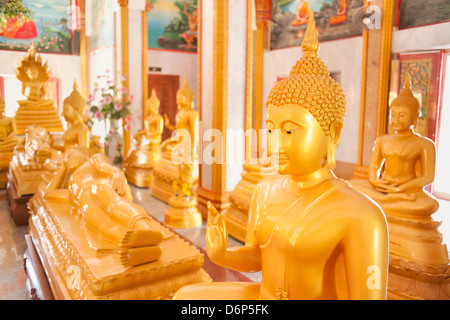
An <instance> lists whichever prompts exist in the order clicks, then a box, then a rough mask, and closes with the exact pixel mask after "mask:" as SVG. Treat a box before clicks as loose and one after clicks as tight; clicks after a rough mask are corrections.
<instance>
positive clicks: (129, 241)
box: [119, 230, 164, 248]
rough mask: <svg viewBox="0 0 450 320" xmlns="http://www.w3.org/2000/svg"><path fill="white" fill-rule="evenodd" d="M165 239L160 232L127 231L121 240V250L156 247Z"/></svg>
mask: <svg viewBox="0 0 450 320" xmlns="http://www.w3.org/2000/svg"><path fill="white" fill-rule="evenodd" d="M163 239H164V236H163V234H162V233H161V232H160V231H154V230H127V231H126V232H125V235H124V236H123V237H122V239H120V244H119V245H120V247H121V248H134V247H145V246H154V245H157V244H158V243H160V242H161V241H162V240H163Z"/></svg>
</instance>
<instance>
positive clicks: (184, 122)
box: [151, 77, 199, 203]
mask: <svg viewBox="0 0 450 320" xmlns="http://www.w3.org/2000/svg"><path fill="white" fill-rule="evenodd" d="M176 99H177V106H178V112H177V115H176V118H175V121H176V123H175V125H172V124H171V123H170V121H169V118H168V117H167V115H165V116H164V117H165V126H166V127H167V128H168V129H170V130H172V131H173V134H172V137H171V138H169V139H166V140H165V141H163V142H162V143H161V153H162V157H161V159H160V160H159V162H158V163H157V165H156V166H155V168H154V170H153V176H154V178H153V181H152V184H151V193H152V195H153V196H155V197H157V198H158V199H160V200H162V201H164V202H166V203H168V202H169V198H170V197H171V196H172V195H174V194H175V189H179V190H180V192H179V194H183V195H184V196H186V195H191V194H194V193H195V189H196V184H197V182H198V162H197V159H196V156H197V148H198V139H199V138H198V136H199V133H198V130H199V128H198V126H199V122H198V121H199V120H198V119H199V116H198V112H197V111H196V110H194V92H193V91H192V90H191V89H190V88H189V86H188V84H187V80H186V77H185V78H184V81H183V86H182V87H181V88H180V90H178V92H177V96H176Z"/></svg>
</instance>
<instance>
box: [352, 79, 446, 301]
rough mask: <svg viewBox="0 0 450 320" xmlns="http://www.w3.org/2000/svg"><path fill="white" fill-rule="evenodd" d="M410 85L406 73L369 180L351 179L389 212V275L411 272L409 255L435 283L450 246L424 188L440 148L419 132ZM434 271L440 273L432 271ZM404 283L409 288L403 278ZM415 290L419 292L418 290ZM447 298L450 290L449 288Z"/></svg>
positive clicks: (416, 102)
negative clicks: (439, 229) (443, 237)
mask: <svg viewBox="0 0 450 320" xmlns="http://www.w3.org/2000/svg"><path fill="white" fill-rule="evenodd" d="M410 86H411V84H410V78H409V76H407V77H406V81H405V85H404V88H403V89H402V90H401V91H400V94H399V95H398V97H397V98H395V99H394V100H393V101H392V103H391V106H390V124H391V126H392V128H393V130H394V133H393V134H386V135H383V136H380V137H378V138H377V139H376V141H375V143H374V147H373V154H372V159H371V162H370V165H369V180H352V181H351V184H352V185H353V186H354V187H355V188H356V189H358V190H360V191H361V192H363V193H365V194H366V195H368V196H369V197H371V198H372V199H373V200H375V201H376V202H377V203H378V204H379V205H380V206H381V207H382V208H383V210H384V213H385V214H386V218H387V221H388V223H389V241H390V246H389V252H390V255H391V259H390V261H391V267H390V272H391V275H392V276H391V275H390V278H393V279H395V277H396V276H397V275H395V272H394V274H393V273H392V272H393V270H396V268H397V271H398V270H399V269H401V270H402V271H401V272H400V273H403V275H405V274H407V273H405V265H404V263H405V261H408V262H409V263H414V264H415V267H411V265H410V266H408V267H409V268H412V269H417V270H419V269H421V270H420V271H418V272H417V273H416V274H422V275H424V274H427V276H426V277H425V278H429V279H431V278H433V279H434V280H428V281H429V282H430V283H434V284H436V283H439V282H441V281H437V279H438V278H440V277H439V276H437V274H441V275H442V274H445V272H443V271H442V270H440V271H437V269H442V268H444V269H446V270H449V268H448V263H449V257H448V249H447V246H446V245H445V244H443V243H442V234H441V233H440V232H439V231H438V226H439V225H440V223H439V222H436V221H434V220H433V219H432V217H431V215H432V214H433V213H435V212H436V211H437V210H438V208H439V203H438V201H437V199H436V198H435V197H434V196H433V195H432V194H430V193H429V192H428V191H426V190H424V188H425V187H426V186H427V185H429V184H430V183H432V182H433V180H434V174H435V161H436V148H435V145H434V142H433V141H431V140H430V139H428V138H426V137H423V136H421V135H419V134H417V133H416V132H414V123H415V121H416V119H417V117H418V115H419V107H420V102H419V100H417V99H416V98H415V97H414V95H413V93H412V91H411V89H410ZM400 261H401V262H400ZM399 264H403V265H402V266H399ZM425 266H426V268H427V270H426V271H425ZM447 272H448V271H447ZM397 273H398V272H397ZM434 273H436V276H433V277H432V276H431V275H433V274H434ZM409 274H411V273H409ZM430 277H431V278H430ZM422 278H423V277H422ZM446 278H449V276H448V275H447V276H446ZM403 280H404V279H403ZM403 280H401V281H403ZM394 281H399V280H398V279H397V280H393V281H392V282H391V281H390V285H389V287H390V288H391V284H392V286H393V287H394V286H396V284H394ZM408 281H409V280H408ZM400 287H404V288H405V286H404V281H403V284H402V285H400ZM406 287H408V286H406ZM411 287H412V286H411ZM444 291H445V290H444ZM422 292H423V290H422ZM410 294H411V292H410ZM413 295H419V294H417V292H416V294H413ZM432 297H434V296H432ZM447 298H450V295H448V294H447Z"/></svg>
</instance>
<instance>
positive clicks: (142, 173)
mask: <svg viewBox="0 0 450 320" xmlns="http://www.w3.org/2000/svg"><path fill="white" fill-rule="evenodd" d="M159 105H160V101H159V99H158V97H157V96H156V91H155V89H153V90H152V95H151V97H150V98H149V99H148V100H147V102H146V103H145V110H144V129H143V130H141V131H139V132H138V133H136V134H135V135H134V136H133V138H132V140H131V148H130V152H129V154H128V156H127V157H126V159H125V161H124V171H125V175H126V177H127V179H128V181H129V182H130V183H132V184H134V185H136V186H138V187H147V188H150V186H151V182H152V177H153V174H152V171H153V168H154V167H155V165H156V164H157V163H158V161H159V159H160V158H161V148H160V144H161V135H162V133H163V130H164V119H163V117H162V116H161V115H160V114H159V113H158V111H159Z"/></svg>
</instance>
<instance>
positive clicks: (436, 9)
mask: <svg viewBox="0 0 450 320" xmlns="http://www.w3.org/2000/svg"><path fill="white" fill-rule="evenodd" d="M445 21H450V1H448V0H430V1H424V0H401V4H400V15H399V29H405V28H411V27H419V26H425V25H430V24H435V23H440V22H445Z"/></svg>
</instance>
